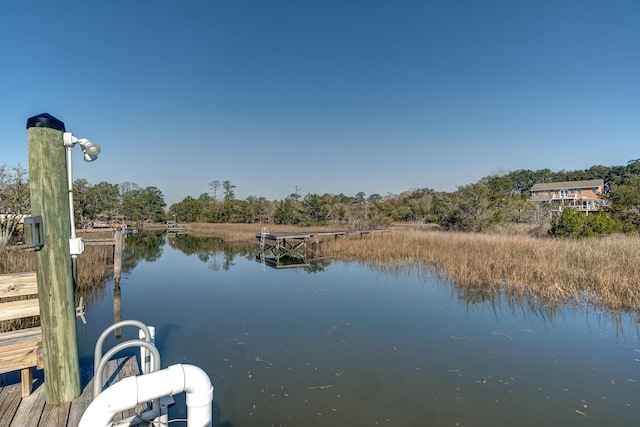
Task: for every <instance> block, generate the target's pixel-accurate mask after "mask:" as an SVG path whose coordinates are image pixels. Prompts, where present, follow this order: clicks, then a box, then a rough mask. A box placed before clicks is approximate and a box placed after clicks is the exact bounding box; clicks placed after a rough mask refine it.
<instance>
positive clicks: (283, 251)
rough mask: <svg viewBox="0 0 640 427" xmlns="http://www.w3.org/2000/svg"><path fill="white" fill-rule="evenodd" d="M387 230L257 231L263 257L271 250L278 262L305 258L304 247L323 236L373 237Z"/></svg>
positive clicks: (343, 237) (342, 237)
mask: <svg viewBox="0 0 640 427" xmlns="http://www.w3.org/2000/svg"><path fill="white" fill-rule="evenodd" d="M385 232H389V229H388V228H376V229H367V230H336V231H307V232H297V231H295V232H278V233H269V231H268V230H267V229H266V228H263V229H262V232H260V233H256V238H257V239H258V241H259V242H260V250H261V257H262V258H264V257H265V256H266V254H267V253H269V252H270V253H271V254H272V255H273V256H274V257H275V262H276V263H278V262H279V261H280V259H281V258H283V257H290V258H298V259H301V260H304V259H305V258H306V257H305V254H303V253H301V251H302V249H304V248H305V247H306V246H308V245H310V244H314V243H318V242H319V241H320V239H321V238H331V237H333V238H334V239H346V238H347V237H348V236H349V235H360V238H363V237H365V236H367V237H371V238H373V237H374V236H375V235H376V234H380V235H383V234H384V233H385Z"/></svg>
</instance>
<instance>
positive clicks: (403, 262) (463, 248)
mask: <svg viewBox="0 0 640 427" xmlns="http://www.w3.org/2000/svg"><path fill="white" fill-rule="evenodd" d="M385 239H386V240H385V241H384V243H382V242H381V241H379V240H376V239H362V240H349V241H336V242H327V244H325V245H324V248H323V252H324V254H325V255H329V256H332V257H336V258H341V259H347V260H357V261H362V262H367V263H370V264H373V265H377V266H389V265H396V266H412V267H416V266H417V267H420V268H423V269H428V270H430V271H432V272H433V273H435V274H438V275H441V276H443V277H445V278H447V279H449V280H451V281H454V282H456V283H457V284H458V285H459V286H463V287H480V288H483V289H491V290H493V291H502V290H504V291H505V292H507V293H510V294H512V295H520V296H523V297H527V298H529V299H534V300H535V299H537V298H541V299H544V300H545V301H547V302H549V303H551V304H561V303H563V302H566V301H569V300H573V301H575V300H580V301H586V302H588V303H592V304H597V305H599V306H602V307H604V308H606V309H610V310H618V309H621V310H627V311H634V312H638V311H640V286H639V281H640V258H639V257H638V254H637V248H638V244H640V237H638V236H623V235H616V236H610V237H606V238H601V239H585V240H570V239H551V238H535V237H528V236H524V235H516V236H513V235H491V234H475V233H474V234H471V233H452V232H439V231H430V232H420V231H414V230H407V229H403V230H394V232H393V235H392V236H391V237H390V238H386V237H385Z"/></svg>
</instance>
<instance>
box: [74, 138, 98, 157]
mask: <svg viewBox="0 0 640 427" xmlns="http://www.w3.org/2000/svg"><path fill="white" fill-rule="evenodd" d="M78 144H80V147H82V152H83V153H84V160H85V162H92V161H94V160H95V159H97V158H98V154H100V146H99V145H98V144H94V143H93V142H91V141H89V140H88V139H86V138H82V139H79V140H78Z"/></svg>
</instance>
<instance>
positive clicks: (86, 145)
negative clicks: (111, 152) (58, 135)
mask: <svg viewBox="0 0 640 427" xmlns="http://www.w3.org/2000/svg"><path fill="white" fill-rule="evenodd" d="M63 140H64V146H65V147H67V149H68V150H70V149H71V148H73V145H74V144H79V145H80V147H81V148H82V152H83V153H84V161H85V162H92V161H94V160H95V159H97V158H98V154H100V146H99V145H98V144H94V143H93V142H91V141H89V140H88V139H86V138H81V139H78V138H76V137H75V136H73V134H72V133H71V132H65V133H64V135H63Z"/></svg>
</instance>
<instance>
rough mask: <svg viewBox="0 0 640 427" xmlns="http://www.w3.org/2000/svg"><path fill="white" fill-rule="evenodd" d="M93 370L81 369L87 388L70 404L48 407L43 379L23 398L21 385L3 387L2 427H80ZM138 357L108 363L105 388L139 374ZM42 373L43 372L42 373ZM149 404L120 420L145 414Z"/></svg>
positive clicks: (90, 394) (0, 403) (0, 401)
mask: <svg viewBox="0 0 640 427" xmlns="http://www.w3.org/2000/svg"><path fill="white" fill-rule="evenodd" d="M92 368H93V367H90V368H81V377H82V378H81V381H82V384H83V385H85V384H86V385H85V386H84V388H83V391H82V394H81V395H80V396H79V397H77V398H76V399H75V400H74V401H73V402H71V403H65V404H62V405H48V404H46V402H45V387H44V382H43V381H42V376H41V375H40V378H39V379H36V380H35V387H36V389H35V391H34V392H33V393H31V395H30V396H28V397H25V398H24V399H23V398H21V388H20V382H19V381H18V382H17V383H16V384H10V385H5V386H4V387H0V426H2V427H77V426H78V424H79V423H80V419H81V418H82V414H83V413H84V411H85V410H86V409H87V407H88V406H89V405H90V404H91V402H92V401H93V370H92ZM139 372H140V371H139V367H138V360H137V358H136V357H135V356H129V357H124V358H120V359H113V360H111V361H109V363H108V364H107V367H106V368H105V370H104V372H103V379H102V383H103V384H104V385H105V388H106V387H108V386H110V385H112V384H114V383H116V382H118V381H119V380H121V379H122V378H126V377H129V376H133V375H138V374H139ZM39 373H40V374H42V371H40V372H39ZM145 409H146V404H142V405H141V406H140V407H139V408H136V409H132V410H130V411H127V412H124V413H122V414H119V415H118V416H117V417H116V418H115V419H114V421H120V420H123V419H125V418H128V417H131V416H133V415H135V414H136V413H140V412H143V411H144V410H145Z"/></svg>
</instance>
